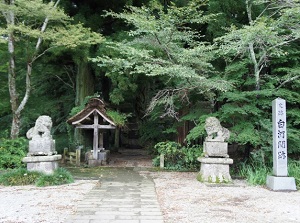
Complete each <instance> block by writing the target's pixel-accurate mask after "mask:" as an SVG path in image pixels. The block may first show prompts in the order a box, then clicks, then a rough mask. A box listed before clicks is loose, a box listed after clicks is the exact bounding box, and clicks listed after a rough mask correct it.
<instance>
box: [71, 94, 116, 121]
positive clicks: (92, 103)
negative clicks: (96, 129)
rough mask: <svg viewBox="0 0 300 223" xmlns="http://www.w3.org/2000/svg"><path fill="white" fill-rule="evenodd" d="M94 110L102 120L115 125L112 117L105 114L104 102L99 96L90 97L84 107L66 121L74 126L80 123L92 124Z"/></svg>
mask: <svg viewBox="0 0 300 223" xmlns="http://www.w3.org/2000/svg"><path fill="white" fill-rule="evenodd" d="M95 112H97V113H98V114H99V115H100V116H101V117H102V118H103V120H105V121H106V122H108V123H109V124H110V125H112V126H116V124H115V123H114V122H113V121H112V119H111V118H110V117H109V116H108V115H107V114H106V109H105V104H104V102H103V101H102V100H101V99H99V98H91V99H90V100H89V102H88V103H87V105H86V106H85V108H84V109H83V110H81V111H80V112H78V113H77V114H76V115H74V116H73V117H71V118H69V119H68V120H67V123H68V124H70V125H75V126H79V125H82V124H93V123H94V118H93V117H94V113H95Z"/></svg>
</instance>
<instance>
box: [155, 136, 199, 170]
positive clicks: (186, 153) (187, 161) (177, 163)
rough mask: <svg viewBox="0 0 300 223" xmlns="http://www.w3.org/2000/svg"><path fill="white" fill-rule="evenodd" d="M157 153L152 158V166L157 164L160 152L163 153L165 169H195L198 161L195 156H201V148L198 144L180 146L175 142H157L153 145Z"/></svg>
mask: <svg viewBox="0 0 300 223" xmlns="http://www.w3.org/2000/svg"><path fill="white" fill-rule="evenodd" d="M154 149H155V150H156V151H157V153H158V154H159V155H158V156H156V157H155V158H154V159H153V160H152V164H153V165H154V166H159V163H160V162H159V161H160V154H164V164H165V169H168V170H196V169H199V166H200V163H199V162H198V161H197V158H198V157H199V156H201V154H202V149H201V148H200V147H198V146H193V147H182V146H181V145H180V144H179V143H176V142H172V141H169V142H159V143H157V144H156V145H155V146H154Z"/></svg>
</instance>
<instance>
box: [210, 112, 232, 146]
mask: <svg viewBox="0 0 300 223" xmlns="http://www.w3.org/2000/svg"><path fill="white" fill-rule="evenodd" d="M205 130H206V132H207V137H206V138H205V141H218V142H224V141H227V140H228V139H229V137H230V132H229V130H228V129H226V128H223V127H222V126H221V124H220V121H219V120H218V119H217V118H215V117H209V118H207V119H206V121H205Z"/></svg>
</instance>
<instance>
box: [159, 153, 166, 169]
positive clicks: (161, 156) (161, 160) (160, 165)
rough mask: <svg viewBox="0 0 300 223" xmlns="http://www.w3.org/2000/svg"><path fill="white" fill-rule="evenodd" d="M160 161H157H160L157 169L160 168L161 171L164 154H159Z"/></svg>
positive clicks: (163, 164) (163, 163)
mask: <svg viewBox="0 0 300 223" xmlns="http://www.w3.org/2000/svg"><path fill="white" fill-rule="evenodd" d="M159 158H160V159H159V161H160V163H159V167H160V168H161V169H163V168H165V156H164V154H160V157H159Z"/></svg>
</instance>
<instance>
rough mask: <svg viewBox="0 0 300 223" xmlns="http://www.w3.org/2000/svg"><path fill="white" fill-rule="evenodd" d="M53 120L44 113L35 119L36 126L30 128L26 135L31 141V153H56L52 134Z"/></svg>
mask: <svg viewBox="0 0 300 223" xmlns="http://www.w3.org/2000/svg"><path fill="white" fill-rule="evenodd" d="M51 128H52V120H51V118H50V117H49V116H47V115H42V116H40V117H38V118H37V120H36V121H35V126H34V127H32V128H31V129H29V130H28V132H27V133H26V136H27V138H28V139H31V140H30V141H29V155H34V156H36V155H38V156H39V155H53V154H55V153H56V152H55V141H54V140H53V139H52V136H51Z"/></svg>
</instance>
